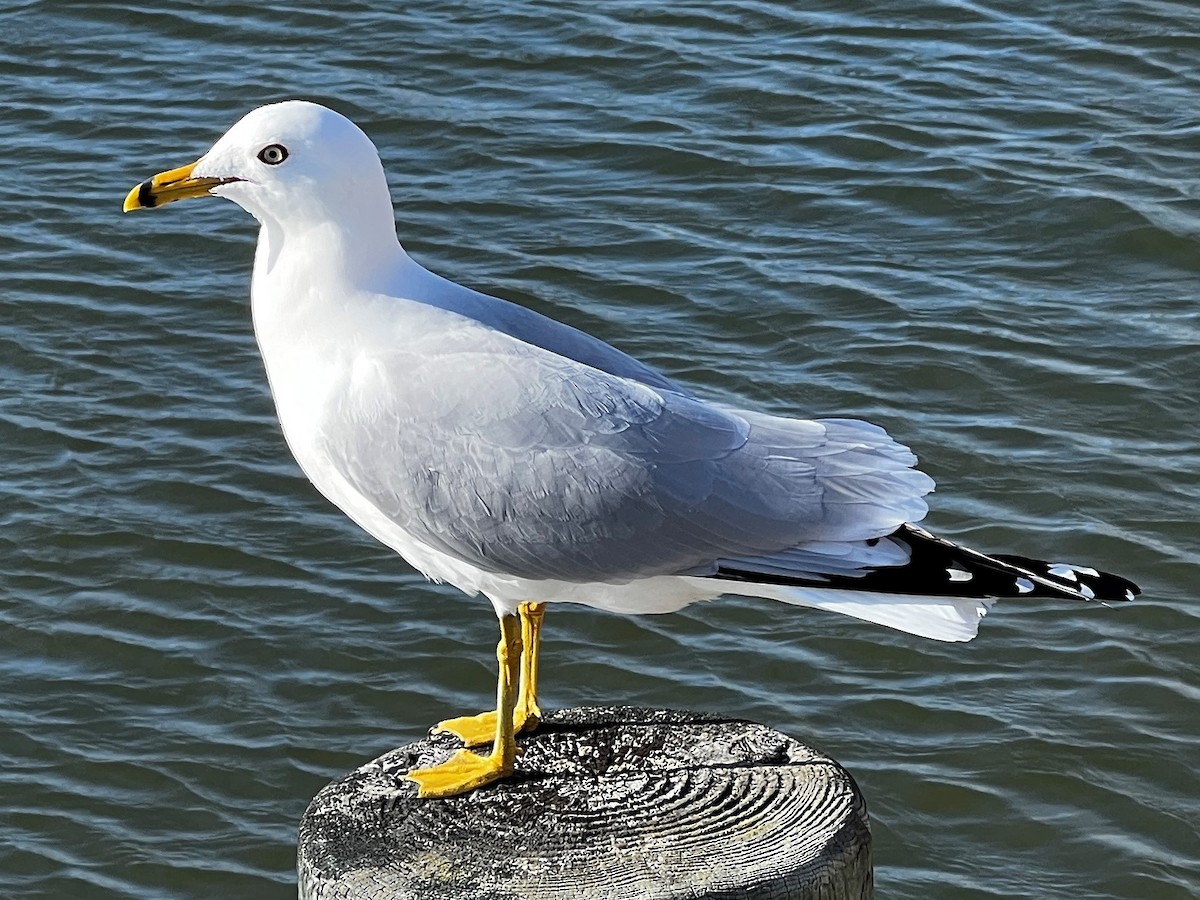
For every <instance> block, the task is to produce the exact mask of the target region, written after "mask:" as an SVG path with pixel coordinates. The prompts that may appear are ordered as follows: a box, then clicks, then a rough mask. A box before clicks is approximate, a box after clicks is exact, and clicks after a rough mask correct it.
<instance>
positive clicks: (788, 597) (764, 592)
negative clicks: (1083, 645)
mask: <svg viewBox="0 0 1200 900" xmlns="http://www.w3.org/2000/svg"><path fill="white" fill-rule="evenodd" d="M882 541H886V542H889V543H890V544H892V545H896V546H898V547H899V548H900V549H902V550H904V551H905V553H904V561H903V562H902V563H901V564H884V565H876V566H869V567H863V568H858V569H853V570H851V571H847V569H846V568H845V564H844V563H842V564H841V565H837V566H832V565H831V566H826V567H825V568H824V571H821V569H822V566H820V565H819V564H818V565H814V564H813V562H814V554H813V553H812V552H811V551H808V552H805V553H804V554H803V559H804V560H805V563H806V565H805V568H804V570H800V571H797V570H795V569H794V568H793V570H792V571H788V570H787V567H786V566H785V565H784V561H785V560H786V559H787V557H786V556H780V557H774V558H770V557H768V558H755V559H753V560H723V561H722V562H721V563H720V564H719V566H718V567H717V571H716V572H715V573H713V574H712V575H710V576H709V577H710V578H715V579H719V580H722V581H725V582H728V584H727V585H726V586H725V590H726V592H728V593H732V594H745V595H750V596H757V597H767V598H770V599H773V600H780V601H782V602H784V603H790V604H793V605H796V606H807V607H811V608H815V609H826V610H830V611H832V612H838V613H842V614H843V615H848V616H853V617H854V618H857V619H864V620H866V621H868V622H874V623H876V624H879V625H886V626H888V627H890V628H896V629H899V630H900V631H905V632H908V633H909V634H915V635H919V636H921V637H927V638H933V639H934V640H941V641H969V640H971V638H973V637H975V635H976V633H977V632H978V630H979V622H980V620H981V619H982V618H983V617H984V616H985V615H987V612H988V610H989V609H991V607H992V604H993V603H994V602H995V601H996V600H997V599H1001V598H1006V597H1026V596H1028V597H1049V598H1060V599H1070V600H1082V601H1099V602H1122V603H1123V602H1126V601H1129V600H1132V599H1133V598H1134V597H1136V596H1137V595H1138V594H1139V593H1141V591H1140V590H1139V588H1138V586H1137V585H1136V584H1134V583H1133V582H1132V581H1129V580H1128V579H1125V578H1122V577H1120V576H1119V575H1111V574H1109V573H1107V572H1101V571H1099V570H1097V569H1094V568H1091V567H1088V566H1078V565H1070V564H1067V563H1052V562H1045V561H1042V560H1037V559H1030V558H1028V557H1024V556H1013V555H1004V556H989V555H987V554H984V553H980V552H978V551H976V550H971V549H969V548H967V547H960V546H959V545H957V544H954V543H952V542H951V541H947V540H944V539H942V538H939V537H935V536H934V535H932V534H930V533H929V532H927V531H925V530H923V529H921V528H917V527H916V526H914V525H904V526H902V527H901V528H900V529H898V530H897V531H896V532H895V533H893V534H892V535H890V536H889V537H887V538H883V539H882ZM867 543H868V545H870V546H874V545H873V544H872V542H867ZM795 558H796V554H794V553H793V554H792V555H791V559H795Z"/></svg>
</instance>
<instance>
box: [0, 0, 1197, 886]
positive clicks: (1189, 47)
mask: <svg viewBox="0 0 1200 900" xmlns="http://www.w3.org/2000/svg"><path fill="white" fill-rule="evenodd" d="M392 7H394V8H392ZM1031 10H1034V11H1032V12H1031ZM0 25H2V26H3V28H2V31H0V45H2V49H0V96H2V97H3V98H4V101H3V114H2V115H0V141H2V144H3V153H2V154H0V170H2V177H0V213H2V215H3V223H4V224H3V228H2V229H0V257H2V258H3V260H4V271H3V289H2V290H0V447H2V448H3V449H2V451H0V833H2V834H3V840H2V841H0V897H3V898H5V900H7V898H18V897H20V898H24V897H87V898H106V897H150V898H159V897H163V898H168V897H169V898H185V897H187V898H190V897H195V898H211V897H236V898H242V897H245V898H264V897H287V896H294V893H295V881H294V875H293V864H294V839H295V826H296V823H297V821H298V819H299V817H300V814H301V812H302V811H303V809H304V807H305V805H306V804H307V802H308V800H309V798H310V797H312V795H313V794H315V793H316V791H317V790H318V789H320V787H322V786H323V785H324V784H325V783H326V782H327V781H329V780H330V779H332V778H334V777H337V776H338V775H340V774H342V773H343V772H345V771H347V770H349V769H351V768H353V767H355V766H356V765H358V764H359V763H361V762H363V761H365V760H367V759H369V758H371V757H374V756H376V755H378V754H379V753H381V752H383V751H385V750H387V749H390V748H392V747H394V746H397V745H398V744H401V743H404V742H406V741H409V740H412V739H414V738H416V737H418V736H420V735H421V734H423V733H424V730H425V729H426V728H427V727H428V725H429V724H430V723H432V722H434V721H436V720H437V719H439V718H442V717H444V716H445V715H447V714H450V713H453V712H459V711H463V710H468V709H474V708H478V707H480V706H481V705H482V704H484V703H485V702H486V698H487V697H488V696H489V694H490V692H491V690H492V683H493V682H492V679H493V677H494V676H493V674H492V668H493V665H494V662H493V654H492V646H493V641H494V636H493V632H494V628H495V620H494V618H493V616H492V613H491V611H490V609H489V607H488V606H487V604H486V603H485V602H483V601H480V600H472V599H468V598H466V597H464V596H461V595H459V594H457V593H456V592H455V591H454V590H451V589H449V588H443V587H438V586H434V585H430V584H426V583H425V582H424V581H423V580H422V579H421V578H420V577H418V576H417V575H415V574H414V573H413V572H412V570H411V569H409V568H408V567H407V566H406V565H405V564H404V563H403V562H402V561H400V560H398V559H396V558H395V557H393V556H392V555H390V554H389V552H387V551H386V550H385V549H383V548H381V547H379V546H377V545H375V544H374V543H372V541H371V540H370V539H369V538H367V537H366V536H365V535H363V534H360V533H359V532H358V531H357V530H356V529H355V527H354V526H353V525H351V524H350V523H349V522H348V521H347V520H345V519H343V517H342V516H341V515H340V514H339V513H338V512H337V511H336V510H334V509H333V508H332V507H330V506H329V505H328V504H327V503H326V502H325V501H324V500H322V499H321V498H320V497H319V496H318V495H317V494H316V492H315V491H314V490H313V489H312V488H311V487H310V486H309V485H308V484H307V482H306V481H305V480H304V479H303V478H302V477H301V475H300V473H299V471H298V470H297V468H296V466H295V464H294V463H293V462H292V461H291V458H290V456H289V454H288V452H287V450H286V448H285V446H284V444H283V441H282V438H281V436H280V433H279V430H278V427H277V425H276V424H275V421H274V417H273V411H272V408H271V404H270V399H269V397H268V395H267V392H266V385H265V379H264V377H263V373H262V369H261V364H260V362H259V359H258V356H257V353H256V350H255V347H254V343H253V339H252V336H251V332H250V324H249V316H248V309H247V299H246V298H247V293H248V281H249V275H250V263H251V255H252V251H253V243H254V238H255V231H254V227H253V223H252V221H251V220H250V219H249V217H247V216H246V215H245V214H244V213H242V212H241V211H240V210H238V209H237V208H236V207H234V206H233V205H231V204H228V203H223V202H217V201H208V202H203V203H201V202H197V203H194V204H191V203H189V204H186V205H181V206H178V207H173V208H171V209H170V210H166V211H162V212H159V213H156V214H142V215H139V216H128V217H123V216H122V215H121V213H120V201H121V199H122V197H123V195H124V193H125V191H126V190H127V189H128V188H129V187H130V186H131V185H132V184H133V183H134V182H135V181H137V180H140V179H141V178H144V177H146V176H148V175H149V174H152V173H153V172H157V171H161V170H162V169H165V168H169V167H172V166H175V165H179V164H182V163H185V162H189V161H191V160H192V159H194V158H195V157H196V156H198V155H199V154H200V153H201V152H202V151H203V150H205V149H206V148H207V147H208V145H209V144H210V143H211V142H212V141H213V140H215V139H216V138H217V137H218V136H219V135H220V134H221V133H222V132H223V131H224V130H225V128H226V127H228V125H229V124H230V123H232V122H233V121H234V120H235V119H236V118H238V117H239V116H240V115H241V114H242V113H243V112H245V111H246V110H247V109H249V108H251V107H254V106H257V105H259V104H262V103H264V102H268V101H272V100H278V99H283V98H287V97H296V96H299V97H308V98H312V99H316V100H320V101H323V102H326V103H328V104H330V105H333V106H335V107H337V108H338V109H340V110H341V111H343V112H345V113H346V114H348V115H349V116H351V117H352V118H354V119H355V120H356V121H358V122H359V123H360V124H361V125H362V126H363V128H364V129H365V130H366V131H367V132H368V133H369V134H371V135H372V137H373V138H374V139H375V141H376V143H377V144H378V145H379V148H380V151H381V154H382V156H383V159H384V163H385V165H386V167H387V169H388V171H389V177H390V180H391V186H392V193H393V196H394V198H395V201H396V208H397V218H398V222H397V225H398V229H399V232H400V235H401V238H402V240H403V241H404V242H405V244H406V246H407V247H408V249H409V250H410V251H411V252H412V253H413V254H414V255H415V256H417V257H418V258H419V259H420V260H421V261H422V262H424V263H425V264H427V265H428V266H430V267H432V268H434V269H435V270H438V271H440V272H442V273H444V274H447V275H449V276H451V277H454V278H455V279H457V280H460V281H462V282H465V283H467V284H470V285H472V286H477V287H481V288H485V289H488V290H490V291H493V292H495V293H499V294H501V295H503V296H506V297H508V298H511V299H515V300H518V301H520V302H524V303H527V304H528V305H530V306H532V307H534V308H536V309H538V310H540V311H543V312H548V313H550V314H552V315H554V316H557V317H559V318H562V319H564V320H566V321H568V322H570V323H572V324H574V325H577V326H579V327H582V328H585V329H587V330H589V331H592V332H594V333H596V334H598V335H600V336H602V337H604V338H606V339H608V340H610V341H613V342H615V343H617V344H619V345H620V346H621V347H622V348H624V349H626V350H628V351H631V352H632V353H634V354H635V355H637V356H640V357H641V358H643V359H645V360H647V361H649V362H651V363H653V364H655V365H657V366H659V367H661V368H662V369H664V370H665V371H667V372H668V373H670V374H671V375H673V376H675V377H678V378H680V379H681V380H683V381H684V382H685V383H687V384H689V385H691V386H693V387H694V388H695V389H697V390H699V391H701V392H703V393H706V394H708V395H710V396H715V397H721V398H726V399H736V400H738V401H740V402H745V403H748V404H751V405H755V406H758V407H760V408H764V409H769V410H773V411H779V412H796V413H803V414H823V415H852V416H862V417H866V418H870V419H872V420H874V421H877V422H879V423H881V424H883V425H885V426H887V427H888V429H889V430H890V431H891V432H892V433H893V434H895V435H896V436H897V437H898V438H899V439H900V440H902V441H904V442H906V443H908V444H910V445H912V446H913V447H914V448H915V449H916V450H917V452H918V453H919V454H920V456H921V458H922V464H923V466H924V467H925V468H926V470H927V471H928V472H930V474H932V475H933V476H934V477H935V478H936V479H937V480H938V483H939V491H938V494H937V495H936V496H935V497H934V502H933V511H932V513H931V515H930V518H929V520H928V521H929V523H930V526H931V527H933V528H934V529H936V530H938V531H940V532H942V533H944V534H946V535H947V536H949V537H954V538H958V539H962V540H966V541H970V542H973V543H974V544H976V545H979V546H982V547H983V548H985V549H987V548H990V549H996V550H1009V551H1013V552H1020V553H1027V554H1033V555H1046V556H1051V557H1055V558H1064V559H1069V560H1081V561H1096V562H1102V563H1104V564H1105V565H1106V566H1107V567H1108V568H1110V569H1112V570H1114V571H1118V572H1121V573H1123V574H1126V575H1128V576H1129V577H1131V578H1133V579H1135V580H1137V581H1139V582H1140V583H1141V584H1142V585H1143V587H1144V588H1145V591H1146V593H1145V595H1144V597H1143V598H1141V599H1140V600H1139V602H1137V603H1136V604H1133V605H1130V606H1125V607H1122V608H1120V609H1106V608H1102V607H1099V606H1096V607H1080V606H1074V605H1071V604H1067V603H1039V604H1032V603H1030V604H1022V603H1017V602H1013V603H1007V604H1002V605H1001V606H999V607H998V608H997V609H996V611H995V613H994V614H993V615H992V616H991V617H989V618H988V620H987V621H986V622H985V623H984V626H983V629H982V632H981V635H980V638H979V639H978V640H977V641H975V642H973V643H971V644H968V645H943V644H938V643H934V642H929V641H922V640H921V639H919V638H914V637H909V636H907V635H903V634H899V633H894V632H891V631H887V630H885V629H882V628H876V627H872V626H869V625H865V624H861V623H856V622H854V621H851V620H847V619H841V618H838V617H833V616H825V615H821V614H817V613H805V612H804V611H800V610H796V609H793V608H788V607H783V606H777V605H772V604H769V603H765V602H754V601H749V600H744V601H743V600H738V601H728V602H721V603H718V604H711V605H707V606H704V607H701V608H695V607H694V608H692V609H691V610H688V611H687V612H685V613H682V614H678V615H674V616H668V617H662V618H652V619H651V618H643V619H632V618H621V617H617V616H608V615H603V614H600V613H596V612H591V611H588V610H583V609H573V608H567V609H565V610H562V611H558V610H555V611H552V615H551V616H550V617H549V618H548V621H547V624H548V630H549V635H548V640H549V643H548V646H547V648H546V670H547V671H546V675H545V678H546V682H545V689H546V695H547V696H546V700H547V701H548V702H549V703H550V704H551V705H555V706H568V705H575V704H580V703H591V702H631V703H637V704H645V705H668V706H684V707H692V708H696V709H702V710H707V711H712V712H720V713H728V714H735V715H744V716H749V717H753V718H755V719H758V720H761V721H764V722H767V723H769V724H771V725H774V726H776V727H779V728H781V729H783V730H785V731H787V732H789V733H791V734H794V735H796V736H797V737H800V738H802V739H805V740H808V741H809V742H811V743H813V744H816V745H817V746H819V747H821V748H822V749H824V750H826V751H828V752H830V753H832V754H833V755H834V756H836V757H838V758H840V759H841V760H842V761H843V762H844V763H845V764H846V765H847V766H849V768H850V769H851V770H852V771H853V773H854V774H855V776H856V777H857V778H858V780H859V782H860V784H861V785H862V787H863V788H864V790H865V792H866V794H867V797H868V801H869V803H870V808H871V813H872V816H873V823H874V834H875V855H876V862H877V873H876V874H877V882H878V889H879V895H880V897H886V898H964V897H965V898H985V897H993V898H1002V897H1089V898H1091V897H1118V898H1186V897H1193V896H1196V895H1197V894H1200V874H1198V869H1200V837H1198V835H1197V830H1196V821H1197V802H1198V801H1197V798H1198V797H1200V777H1198V776H1197V771H1196V770H1197V764H1198V763H1200V757H1198V755H1197V750H1196V747H1197V740H1198V739H1200V703H1198V699H1200V679H1198V677H1197V671H1196V670H1197V662H1196V661H1197V659H1200V654H1198V653H1197V637H1196V635H1197V630H1198V628H1197V626H1198V625H1200V616H1198V614H1197V604H1196V601H1195V599H1194V597H1195V585H1196V583H1197V576H1198V574H1200V568H1198V563H1200V525H1197V521H1196V519H1197V508H1198V507H1200V474H1198V473H1200V427H1198V426H1197V400H1198V394H1200V388H1198V384H1200V354H1198V345H1200V327H1198V326H1197V293H1198V290H1197V289H1198V287H1200V282H1198V279H1197V275H1198V273H1200V260H1198V256H1197V250H1198V242H1197V236H1198V234H1200V121H1198V118H1197V115H1198V114H1197V110H1198V109H1200V102H1198V101H1200V12H1197V9H1196V7H1195V6H1194V5H1193V4H1185V3H1170V2H1143V3H1117V2H1105V0H1099V2H1089V3H1083V2H1066V3H1057V4H1026V3H1017V2H1015V0H1013V2H985V3H972V2H961V3H949V2H948V3H928V2H915V3H914V2H889V3H883V4H876V5H874V6H873V8H872V11H871V12H863V11H861V9H860V6H859V4H853V3H849V2H845V0H830V2H822V3H816V4H797V3H787V2H782V0H778V2H739V3H728V2H712V3H675V4H649V3H646V4H643V3H636V2H628V0H613V2H608V3H582V2H576V0H567V2H561V0H560V2H555V3H548V2H547V3H517V2H512V3H497V2H478V3H446V2H437V0H435V2H414V3H409V4H365V3H348V2H338V0H334V2H331V3H329V4H326V5H325V6H324V7H323V8H321V9H317V8H315V7H313V8H310V9H308V10H303V11H302V10H300V9H296V8H293V5H291V4H249V3H225V2H217V0H215V2H204V3H200V2H198V0H180V2H176V3H173V4H161V5H159V6H158V7H157V8H146V7H142V6H139V5H136V4H128V3H108V2H93V0H89V2H86V3H85V2H62V3H54V4H50V3H33V2H27V3H19V2H18V3H10V4H7V5H6V6H5V7H4V8H3V10H0Z"/></svg>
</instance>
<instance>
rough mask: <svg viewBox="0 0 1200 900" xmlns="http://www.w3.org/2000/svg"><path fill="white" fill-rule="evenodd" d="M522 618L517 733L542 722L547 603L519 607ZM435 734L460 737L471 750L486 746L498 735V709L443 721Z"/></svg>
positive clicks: (514, 726)
mask: <svg viewBox="0 0 1200 900" xmlns="http://www.w3.org/2000/svg"><path fill="white" fill-rule="evenodd" d="M517 612H518V615H519V616H520V619H521V643H522V645H523V646H524V648H525V649H524V651H523V652H522V653H521V682H520V686H519V688H518V691H517V703H516V707H515V709H514V710H513V733H514V734H519V733H520V732H522V731H532V730H533V729H534V728H536V727H537V724H538V722H539V721H540V720H541V716H542V711H541V709H540V708H539V707H538V702H537V679H538V651H539V650H540V649H541V645H542V619H543V618H544V617H545V615H546V604H545V603H522V604H521V605H520V606H519V607H518V608H517ZM434 730H435V731H445V732H448V733H450V734H453V735H457V736H458V737H459V738H461V739H462V742H463V743H464V744H466V745H467V746H468V747H475V746H478V745H480V744H486V743H487V742H488V741H490V740H491V739H492V735H493V734H495V733H496V713H495V711H494V710H489V711H488V712H482V713H480V714H479V715H477V716H459V717H458V718H456V719H447V720H446V721H444V722H439V723H438V724H437V726H436V728H435V729H434Z"/></svg>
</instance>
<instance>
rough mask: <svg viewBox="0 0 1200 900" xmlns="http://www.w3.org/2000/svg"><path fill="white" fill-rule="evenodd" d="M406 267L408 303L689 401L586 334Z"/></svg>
mask: <svg viewBox="0 0 1200 900" xmlns="http://www.w3.org/2000/svg"><path fill="white" fill-rule="evenodd" d="M410 263H411V265H412V268H411V270H410V271H408V272H407V273H406V280H405V285H404V290H405V295H406V296H407V297H408V298H410V299H412V300H415V301H417V302H419V303H425V304H428V305H430V306H433V307H436V308H438V309H444V310H449V311H452V312H454V313H456V314H458V315H461V316H465V317H467V318H469V319H472V320H474V321H476V322H480V323H482V324H484V325H486V326H487V327H489V328H494V329H496V330H497V331H502V332H504V333H505V334H508V335H511V336H512V337H515V338H516V339H517V340H519V341H522V342H524V343H526V344H532V345H533V346H535V347H541V348H542V349H543V350H549V351H550V352H551V353H555V354H557V355H559V356H565V357H567V358H568V359H573V360H575V361H577V362H581V363H583V364H584V365H587V366H591V367H592V368H595V369H600V370H601V371H602V372H608V373H609V374H612V375H620V376H621V377H622V378H632V379H633V380H634V381H640V382H641V383H642V384H648V385H650V386H651V387H656V388H666V389H667V390H671V391H675V392H676V393H679V394H684V395H688V396H690V392H689V391H688V390H687V389H686V388H684V387H682V386H681V385H678V384H675V383H674V382H673V381H671V380H670V379H669V378H667V377H666V376H665V375H663V374H662V373H661V372H658V371H656V370H654V369H652V368H650V366H648V365H646V364H645V363H643V362H642V361H641V360H638V359H634V358H633V357H632V356H630V355H629V354H627V353H625V352H623V351H621V350H618V349H617V348H616V347H613V346H612V345H611V344H606V343H605V342H604V341H602V340H600V339H599V338H596V337H593V336H592V335H590V334H588V333H587V332H584V331H580V330H579V329H578V328H572V327H571V326H570V325H566V324H564V323H562V322H559V321H557V320H555V319H551V318H548V317H546V316H543V315H542V314H540V313H537V312H534V311H533V310H532V309H527V308H525V307H524V306H520V305H518V304H516V303H512V302H510V301H508V300H502V299H501V298H499V297H493V296H491V295H490V294H483V293H480V292H479V291H475V290H472V289H471V288H468V287H463V286H462V285H461V284H456V283H455V282H453V281H450V280H449V279H446V278H443V277H442V276H441V275H438V274H436V273H434V272H431V271H429V270H428V269H426V268H424V267H423V266H420V265H418V264H417V263H416V261H415V260H410Z"/></svg>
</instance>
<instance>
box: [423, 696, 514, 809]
mask: <svg viewBox="0 0 1200 900" xmlns="http://www.w3.org/2000/svg"><path fill="white" fill-rule="evenodd" d="M492 715H493V717H494V716H495V713H493V714H492ZM504 756H505V754H502V753H489V754H488V755H487V756H480V755H479V754H478V753H472V752H471V751H470V750H459V751H458V752H457V753H455V754H454V755H453V756H452V757H450V758H449V759H448V760H446V761H445V762H444V763H439V764H438V765H436V766H431V767H430V768H428V769H417V770H415V771H412V772H409V773H408V774H407V775H405V776H404V777H405V778H406V779H407V780H408V781H412V782H415V783H416V785H417V796H418V797H454V796H457V795H458V794H465V793H466V792H467V791H471V790H474V789H475V788H477V787H483V786H484V785H485V784H491V783H492V782H493V781H499V780H500V779H501V778H506V777H507V776H509V775H511V774H512V772H513V763H512V759H511V757H510V758H509V759H507V760H506V759H505V758H504Z"/></svg>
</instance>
